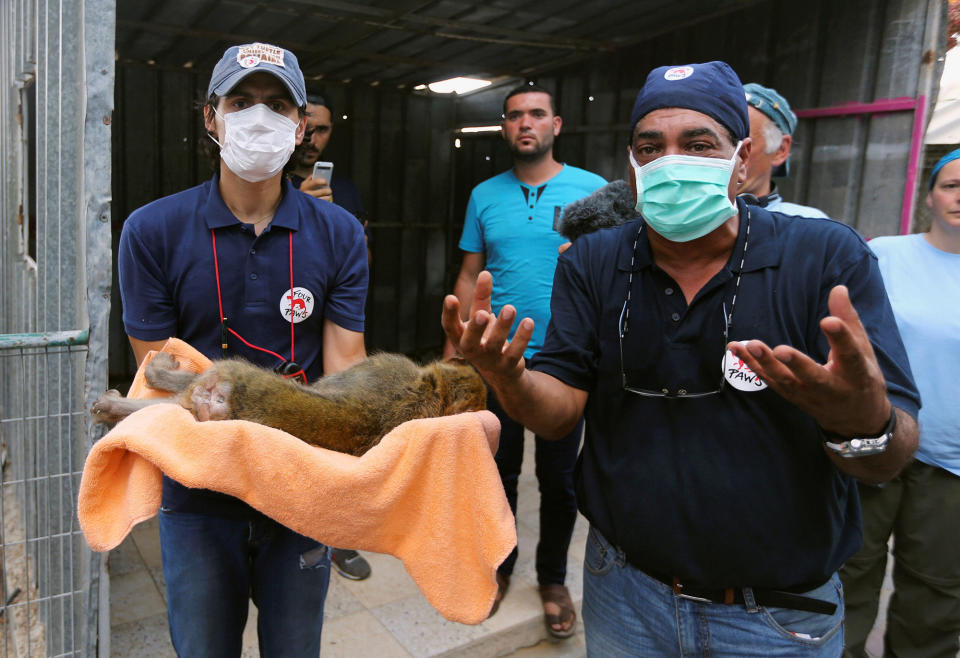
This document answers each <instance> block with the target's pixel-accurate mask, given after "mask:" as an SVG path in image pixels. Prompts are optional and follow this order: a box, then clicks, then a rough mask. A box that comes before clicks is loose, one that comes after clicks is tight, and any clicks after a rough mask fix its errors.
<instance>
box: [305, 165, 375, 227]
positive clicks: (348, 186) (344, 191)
mask: <svg viewBox="0 0 960 658" xmlns="http://www.w3.org/2000/svg"><path fill="white" fill-rule="evenodd" d="M287 178H289V179H290V182H291V183H293V186H294V187H295V188H297V189H298V190H299V189H300V184H301V183H302V182H303V180H304V179H303V176H299V175H297V174H294V173H289V174H287ZM331 179H332V180H331V181H330V189H331V190H333V202H334V203H335V204H337V205H338V206H340V207H341V208H343V209H344V210H346V211H347V212H348V213H350V214H351V215H353V216H354V217H356V218H357V219H358V220H360V222H361V223H363V221H364V216H363V202H362V201H361V200H360V190H358V189H357V186H356V185H355V184H354V182H353V181H352V180H350V179H349V178H347V177H346V176H342V175H341V174H338V173H336V172H334V174H333V176H332V177H331ZM363 232H364V234H365V235H366V236H367V240H368V241H369V240H370V237H371V236H370V227H369V226H364V227H363Z"/></svg>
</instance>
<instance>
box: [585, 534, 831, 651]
mask: <svg viewBox="0 0 960 658" xmlns="http://www.w3.org/2000/svg"><path fill="white" fill-rule="evenodd" d="M804 595H805V596H810V597H812V598H817V599H822V600H824V601H830V602H832V603H836V604H837V610H836V612H835V613H834V614H833V615H824V614H817V613H813V612H804V611H801V610H787V609H785V608H765V607H761V606H758V605H755V604H754V605H753V606H749V605H746V604H739V605H736V604H734V605H724V604H722V603H703V602H700V601H692V600H690V599H685V598H682V597H680V596H677V595H675V594H674V593H673V588H671V587H669V586H667V585H664V584H663V583H661V582H660V581H658V580H655V579H653V578H651V577H650V576H648V575H646V574H645V573H643V572H642V571H640V570H639V569H636V568H634V567H632V566H630V565H629V564H627V562H626V559H625V557H624V555H623V552H622V551H620V550H619V549H617V548H615V547H614V546H612V545H611V544H610V543H609V542H607V540H606V539H605V538H604V537H603V536H602V535H601V534H600V533H599V532H597V531H596V529H594V528H593V527H591V528H590V533H589V535H588V537H587V546H586V553H585V556H584V562H583V624H584V629H585V633H586V641H587V655H588V656H602V657H603V658H615V657H618V656H731V657H737V658H739V657H741V656H763V657H768V656H824V657H826V656H831V657H833V656H839V655H840V654H841V653H842V652H843V587H842V585H841V584H840V579H839V577H838V576H837V575H836V574H834V575H833V577H832V578H831V579H830V580H829V581H828V582H827V583H825V584H824V585H821V586H820V587H818V588H817V589H815V590H812V591H810V592H805V593H804ZM744 598H745V599H752V593H750V590H749V589H744Z"/></svg>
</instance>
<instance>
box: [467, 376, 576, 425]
mask: <svg viewBox="0 0 960 658" xmlns="http://www.w3.org/2000/svg"><path fill="white" fill-rule="evenodd" d="M480 374H481V375H483V376H484V379H485V380H486V381H487V383H488V384H489V385H490V387H491V388H492V389H493V391H494V393H496V395H497V400H498V401H499V402H500V405H501V406H502V407H503V410H504V411H506V412H507V415H508V416H510V417H511V418H513V419H514V420H515V421H517V422H518V423H520V424H521V425H523V426H524V427H526V428H527V429H529V430H530V431H532V432H534V433H535V434H537V435H538V436H542V437H544V438H546V439H560V438H562V437H564V436H566V435H567V434H569V433H570V432H571V431H573V428H574V427H576V424H577V422H578V421H579V420H580V417H581V416H582V415H583V409H584V406H585V405H586V401H587V392H586V391H582V390H580V389H577V388H573V387H572V386H569V385H567V384H565V383H563V382H561V381H560V380H559V379H557V378H556V377H553V376H552V375H548V374H546V373H543V372H538V371H536V370H526V369H524V370H523V371H522V373H521V374H520V376H519V377H515V378H509V379H507V378H498V377H495V376H490V375H489V374H487V373H484V372H483V371H480Z"/></svg>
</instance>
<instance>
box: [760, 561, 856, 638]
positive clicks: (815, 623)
mask: <svg viewBox="0 0 960 658" xmlns="http://www.w3.org/2000/svg"><path fill="white" fill-rule="evenodd" d="M802 596H807V597H810V598H812V599H820V600H822V601H829V602H831V603H836V604H837V609H836V610H835V611H834V613H833V614H832V615H825V614H821V613H817V612H807V611H805V610H791V609H788V608H774V607H765V608H763V618H764V620H765V621H766V623H767V625H769V626H770V627H772V628H773V629H774V630H775V631H777V632H778V633H779V634H780V635H782V636H783V637H786V638H788V639H790V640H793V641H795V642H797V643H798V644H801V645H806V646H820V645H822V644H825V643H826V642H828V641H829V640H830V639H831V638H833V636H834V635H836V634H837V633H838V632H840V631H841V629H842V627H843V615H844V607H843V585H841V584H840V579H839V577H838V576H837V575H836V574H834V575H833V576H832V577H831V578H830V580H829V581H827V582H826V583H824V584H823V585H821V586H820V587H818V588H816V589H814V590H811V591H809V592H804V593H803V594H802Z"/></svg>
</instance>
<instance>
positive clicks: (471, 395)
mask: <svg viewBox="0 0 960 658" xmlns="http://www.w3.org/2000/svg"><path fill="white" fill-rule="evenodd" d="M177 365H178V364H177V362H176V361H175V360H174V358H173V357H172V356H170V355H169V354H166V353H164V352H161V353H159V354H157V355H155V356H154V358H153V359H152V360H151V361H150V363H148V364H147V367H146V370H145V372H144V375H145V376H146V379H147V383H149V384H150V385H151V386H152V387H154V388H158V389H160V390H165V391H172V392H175V393H178V395H176V396H173V397H168V398H151V399H146V400H138V399H128V398H124V397H122V396H121V395H120V393H119V392H118V391H115V390H111V391H107V392H106V393H104V394H103V395H102V396H101V397H100V399H99V400H97V402H96V403H95V404H94V405H93V408H92V409H91V415H92V416H93V418H94V419H95V420H97V421H100V422H104V423H115V422H117V421H119V420H121V419H122V418H124V417H126V416H128V415H129V414H131V413H133V412H134V411H136V410H137V409H141V408H143V407H145V406H148V405H150V404H156V403H158V402H177V403H179V404H180V405H181V406H182V407H184V408H185V409H187V410H189V411H190V412H191V413H193V415H194V416H195V417H196V418H197V420H200V421H205V420H228V419H237V420H249V421H253V422H255V423H260V424H261V425H268V426H270V427H274V428H276V429H280V430H283V431H285V432H287V433H288V434H292V435H293V436H296V437H298V438H300V439H302V440H304V441H306V442H307V443H310V444H312V445H316V446H320V447H323V448H328V449H330V450H336V451H339V452H345V453H347V454H350V455H358V456H359V455H362V454H363V453H365V452H366V451H367V450H369V449H370V448H372V447H373V446H375V445H376V444H377V443H379V442H380V439H381V438H383V436H384V435H385V434H387V433H388V432H389V431H390V430H392V429H393V428H394V427H396V426H397V425H400V424H401V423H404V422H406V421H408V420H413V419H415V418H430V417H435V416H449V415H452V414H457V413H461V412H464V411H479V410H481V409H485V408H486V399H487V389H486V386H485V385H484V383H483V380H482V379H481V378H480V375H479V374H478V373H477V371H476V370H474V369H473V367H471V366H469V365H466V364H465V363H455V362H442V361H434V362H432V363H429V364H427V365H425V366H422V367H421V366H417V365H416V364H414V363H413V362H412V361H410V360H409V359H407V358H406V357H403V356H400V355H397V354H377V355H375V356H372V357H370V358H368V359H366V360H364V361H361V362H360V363H358V364H356V365H354V366H353V367H351V368H348V369H347V370H344V371H343V372H338V373H335V374H332V375H327V376H326V377H322V378H320V379H319V380H317V381H316V382H315V383H314V384H312V385H310V386H303V385H301V384H299V383H296V382H294V381H293V380H290V379H284V378H283V377H281V376H280V375H277V374H274V373H272V372H270V371H268V370H264V369H263V368H258V367H257V366H254V365H252V364H250V363H248V362H246V361H242V360H224V361H217V362H216V363H215V364H214V365H213V366H212V367H211V368H210V369H209V370H207V371H206V372H204V373H202V374H200V375H194V374H192V373H187V372H184V371H179V370H176V368H177Z"/></svg>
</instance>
